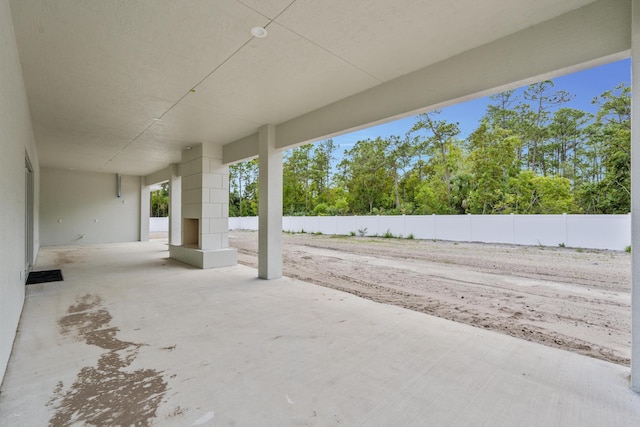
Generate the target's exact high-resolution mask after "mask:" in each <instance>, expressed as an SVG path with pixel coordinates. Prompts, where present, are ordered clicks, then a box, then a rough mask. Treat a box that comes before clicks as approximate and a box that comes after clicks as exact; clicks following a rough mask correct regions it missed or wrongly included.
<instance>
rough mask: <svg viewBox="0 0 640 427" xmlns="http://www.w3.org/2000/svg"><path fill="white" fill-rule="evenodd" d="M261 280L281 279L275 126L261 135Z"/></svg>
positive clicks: (279, 181) (265, 128) (279, 172)
mask: <svg viewBox="0 0 640 427" xmlns="http://www.w3.org/2000/svg"><path fill="white" fill-rule="evenodd" d="M258 155H259V166H260V174H259V181H260V184H259V192H258V195H259V201H258V214H259V225H258V277H260V278H261V279H277V278H279V277H282V151H279V150H276V131H275V126H273V125H265V126H263V127H261V128H260V130H259V132H258Z"/></svg>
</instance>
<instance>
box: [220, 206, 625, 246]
mask: <svg viewBox="0 0 640 427" xmlns="http://www.w3.org/2000/svg"><path fill="white" fill-rule="evenodd" d="M229 229H230V230H257V229H258V218H257V217H241V218H229ZM282 229H283V230H284V231H292V232H302V231H304V232H307V233H322V234H343V235H349V234H351V233H355V234H356V235H361V234H364V235H366V236H375V235H378V236H381V235H384V234H385V233H391V234H393V235H394V236H402V237H408V236H409V235H413V237H414V238H416V239H434V240H451V241H458V242H486V243H510V244H516V245H542V246H558V245H560V244H564V245H565V246H567V247H575V248H590V249H613V250H624V249H625V248H626V247H627V246H628V245H630V244H631V215H630V214H628V215H567V214H562V215H411V216H405V215H402V216H318V217H314V216H299V217H283V219H282Z"/></svg>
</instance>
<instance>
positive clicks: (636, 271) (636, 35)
mask: <svg viewBox="0 0 640 427" xmlns="http://www.w3.org/2000/svg"><path fill="white" fill-rule="evenodd" d="M631 7H632V9H631V11H632V12H631V19H632V22H631V246H632V248H631V388H632V389H633V391H635V392H638V393H640V0H633V3H632V4H631Z"/></svg>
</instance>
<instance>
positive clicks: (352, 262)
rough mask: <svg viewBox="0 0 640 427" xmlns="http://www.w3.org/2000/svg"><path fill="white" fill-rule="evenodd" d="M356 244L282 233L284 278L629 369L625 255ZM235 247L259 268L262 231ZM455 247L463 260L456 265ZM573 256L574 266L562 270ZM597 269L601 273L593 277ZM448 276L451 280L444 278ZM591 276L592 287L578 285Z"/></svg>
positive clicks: (243, 235) (242, 237)
mask: <svg viewBox="0 0 640 427" xmlns="http://www.w3.org/2000/svg"><path fill="white" fill-rule="evenodd" d="M354 239H356V238H354ZM350 240H351V239H344V238H343V239H335V238H334V239H332V238H329V237H327V236H312V235H293V236H291V235H285V245H284V253H283V261H284V263H283V272H284V274H285V276H288V277H292V278H295V279H298V280H302V281H305V282H309V283H314V284H317V285H320V286H325V287H328V288H331V289H336V290H339V291H343V292H348V293H351V294H354V295H357V296H360V297H362V298H366V299H369V300H372V301H375V302H379V303H383V304H393V305H396V306H399V307H403V308H406V309H409V310H413V311H418V312H421V313H425V314H429V315H434V316H438V317H441V318H445V319H448V320H453V321H457V322H460V323H465V324H469V325H472V326H476V327H480V328H484V329H489V330H493V331H497V332H500V333H504V334H507V335H510V336H513V337H517V338H521V339H525V340H528V341H533V342H538V343H541V344H544V345H548V346H551V347H556V348H561V349H565V350H570V351H573V352H576V353H580V354H584V355H587V356H591V357H595V358H599V359H603V360H607V361H610V362H614V363H618V364H622V365H628V364H629V363H630V360H629V351H630V345H628V344H627V340H628V338H629V336H630V322H629V320H628V319H627V317H628V316H630V306H629V304H624V302H621V301H624V299H625V295H626V293H625V292H629V291H625V288H630V285H629V284H625V283H624V282H625V278H626V276H625V274H624V273H621V272H620V268H621V266H622V267H625V266H626V265H627V264H628V266H629V270H630V264H629V262H630V261H629V259H628V257H627V256H626V255H628V254H624V253H609V252H606V253H604V254H603V253H599V252H594V253H573V252H570V251H554V250H553V248H552V249H550V250H545V251H542V250H538V249H537V248H526V247H514V248H510V247H506V248H505V247H498V248H497V249H496V248H495V247H491V246H489V250H487V249H488V248H487V246H488V245H482V244H465V245H460V246H462V248H456V247H455V246H457V245H452V244H451V243H449V242H429V245H421V244H419V242H418V244H416V242H413V241H406V240H399V239H389V240H388V241H384V242H382V243H378V242H379V240H378V241H375V240H372V241H371V243H370V244H367V242H366V239H357V240H358V241H357V242H356V243H354V242H352V241H350ZM230 241H231V244H232V246H234V247H236V248H237V249H238V261H239V262H240V263H241V264H245V265H248V266H251V267H257V233H251V232H233V233H231V236H230ZM438 243H440V245H438ZM425 246H428V248H429V249H430V251H437V250H439V247H440V246H442V247H444V250H443V252H454V254H451V253H442V254H439V256H433V255H429V254H427V255H425V250H424V249H425ZM319 249H321V251H319ZM457 249H460V252H461V254H460V255H459V256H458V258H455V257H454V255H455V251H456V250H457ZM328 251H330V252H328ZM576 254H577V257H576ZM371 257H374V258H376V259H380V260H382V261H375V260H374V261H372V259H371ZM563 257H564V259H563ZM567 258H570V260H571V268H563V266H565V267H566V265H567ZM574 258H575V259H574ZM610 259H611V260H612V262H611V263H610V264H611V265H607V264H608V261H609V260H610ZM552 262H554V263H555V264H551V263H552ZM594 262H597V270H598V272H597V274H591V272H592V271H593V270H594ZM541 265H548V267H549V270H548V272H541V271H538V270H539V269H540V268H541ZM328 266H330V268H329V267H328ZM442 268H446V269H448V270H450V272H447V273H446V274H444V275H442V274H439V273H438V270H439V269H440V270H441V269H442ZM422 270H424V271H422ZM430 270H434V271H433V272H432V273H431V272H430ZM554 272H555V273H554ZM474 274H475V275H477V280H476V278H474ZM590 274H591V276H590V279H589V280H584V281H583V280H582V279H581V278H582V277H585V276H589V275H590ZM469 275H470V276H469ZM463 276H464V277H463ZM467 276H469V277H471V279H469V277H467ZM456 277H458V278H456ZM505 277H506V279H505ZM492 278H495V280H493V281H491V280H492ZM545 279H546V280H545ZM531 280H533V281H534V282H531ZM628 280H630V279H628ZM523 281H524V282H523ZM538 282H540V283H538ZM584 282H587V283H584ZM514 283H515V284H514ZM522 283H524V284H522ZM564 284H567V285H566V286H565V285H564ZM572 291H573V292H576V293H580V295H576V294H572ZM591 293H593V294H594V296H593V297H591Z"/></svg>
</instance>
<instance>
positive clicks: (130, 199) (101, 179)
mask: <svg viewBox="0 0 640 427" xmlns="http://www.w3.org/2000/svg"><path fill="white" fill-rule="evenodd" d="M40 188H41V194H42V196H41V200H40V230H41V231H40V241H41V244H42V246H52V245H72V244H78V245H84V244H93V243H114V242H134V241H138V240H139V239H140V188H141V185H140V177H138V176H122V192H121V197H120V198H117V197H116V175H115V174H110V173H94V172H78V171H70V170H63V169H50V168H42V170H41V183H40ZM147 216H148V213H147Z"/></svg>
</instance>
